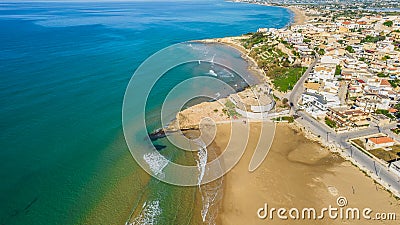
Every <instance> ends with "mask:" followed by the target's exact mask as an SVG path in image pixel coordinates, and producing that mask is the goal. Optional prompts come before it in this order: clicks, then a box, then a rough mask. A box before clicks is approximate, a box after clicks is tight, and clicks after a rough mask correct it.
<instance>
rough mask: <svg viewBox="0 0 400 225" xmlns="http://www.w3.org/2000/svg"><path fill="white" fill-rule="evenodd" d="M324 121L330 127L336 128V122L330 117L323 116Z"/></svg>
mask: <svg viewBox="0 0 400 225" xmlns="http://www.w3.org/2000/svg"><path fill="white" fill-rule="evenodd" d="M325 123H326V125H328V127H330V128H336V126H337V124H336V122H335V121H333V120H331V119H329V118H328V117H325Z"/></svg>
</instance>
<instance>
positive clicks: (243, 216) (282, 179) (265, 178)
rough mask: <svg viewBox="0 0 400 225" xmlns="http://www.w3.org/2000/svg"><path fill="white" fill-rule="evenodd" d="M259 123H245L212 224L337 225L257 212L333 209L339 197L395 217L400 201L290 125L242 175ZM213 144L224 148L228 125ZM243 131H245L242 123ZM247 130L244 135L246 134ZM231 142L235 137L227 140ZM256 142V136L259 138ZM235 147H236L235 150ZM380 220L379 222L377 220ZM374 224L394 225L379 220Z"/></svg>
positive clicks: (220, 128) (220, 129)
mask: <svg viewBox="0 0 400 225" xmlns="http://www.w3.org/2000/svg"><path fill="white" fill-rule="evenodd" d="M260 128H261V124H260V123H251V129H250V138H249V142H248V145H247V147H246V152H245V154H244V155H243V157H242V158H241V160H240V161H239V163H238V164H237V165H236V166H235V167H234V168H233V169H232V170H231V171H230V172H229V173H228V174H226V175H225V177H224V179H225V184H224V197H223V200H222V209H221V210H220V213H219V217H218V224H226V225H233V224H266V223H269V224H288V223H292V222H296V223H300V224H342V223H343V222H344V221H342V220H331V219H329V218H328V219H326V220H311V221H309V220H300V221H292V220H287V221H285V220H279V219H278V218H275V219H273V220H272V221H268V220H269V219H267V220H262V219H259V218H258V217H257V210H258V209H259V208H261V207H263V206H264V204H265V203H267V204H268V205H269V207H275V208H280V207H284V208H287V209H290V208H292V207H297V208H304V207H314V208H316V209H321V208H323V207H328V206H329V205H332V206H337V203H336V200H337V198H338V197H339V196H344V197H346V198H347V200H348V207H359V208H361V209H363V208H365V207H369V208H371V209H372V210H373V211H374V212H395V213H396V214H397V215H400V201H399V200H396V199H395V198H394V197H392V195H391V194H390V193H389V192H387V191H386V190H383V189H382V187H381V186H379V185H378V184H375V183H374V182H373V180H372V179H370V178H368V177H367V176H365V175H364V174H363V173H362V172H361V171H360V170H359V169H358V168H357V167H355V166H353V165H351V164H350V163H349V162H347V161H344V160H343V159H342V158H340V157H339V156H337V155H335V154H332V153H331V152H329V151H328V150H327V149H324V148H322V147H321V146H320V145H319V144H317V143H316V142H313V141H311V140H309V139H307V138H305V136H304V135H303V133H302V132H301V131H298V130H296V129H294V128H293V127H292V125H288V124H283V125H278V126H277V130H276V135H275V138H274V142H273V144H272V147H271V150H270V152H269V154H268V156H267V158H266V160H265V161H264V162H263V163H262V164H261V166H260V167H259V168H258V169H257V170H256V171H254V172H252V173H250V172H249V171H248V165H249V161H250V159H251V157H252V154H253V149H254V148H255V146H256V144H257V142H258V140H257V139H258V138H257V136H258V134H259V132H260ZM217 129H218V130H217V136H216V138H215V140H214V143H213V144H214V145H216V146H218V147H219V148H221V149H224V148H225V147H226V146H227V144H228V142H229V137H230V136H231V125H230V124H221V125H218V128H217ZM242 129H244V130H243V131H244V132H245V131H246V128H245V125H243V128H242ZM246 132H247V131H246ZM230 138H232V139H233V140H235V139H238V138H240V137H230ZM261 138H262V137H261ZM239 150H240V149H237V151H239ZM376 222H377V221H374V220H369V221H368V220H363V219H362V220H350V221H345V224H375V223H376ZM381 222H382V221H381ZM379 224H398V220H397V221H383V223H379Z"/></svg>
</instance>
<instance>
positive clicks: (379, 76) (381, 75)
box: [377, 73, 389, 77]
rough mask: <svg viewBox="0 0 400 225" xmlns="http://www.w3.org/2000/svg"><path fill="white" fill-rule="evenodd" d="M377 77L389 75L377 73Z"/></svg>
mask: <svg viewBox="0 0 400 225" xmlns="http://www.w3.org/2000/svg"><path fill="white" fill-rule="evenodd" d="M377 76H378V77H388V76H389V74H385V73H378V74H377Z"/></svg>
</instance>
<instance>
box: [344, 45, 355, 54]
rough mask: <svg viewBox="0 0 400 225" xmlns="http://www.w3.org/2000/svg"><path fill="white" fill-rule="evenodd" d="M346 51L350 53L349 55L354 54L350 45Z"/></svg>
mask: <svg viewBox="0 0 400 225" xmlns="http://www.w3.org/2000/svg"><path fill="white" fill-rule="evenodd" d="M346 51H348V52H350V53H354V52H355V51H354V49H353V47H351V46H350V45H349V46H347V47H346Z"/></svg>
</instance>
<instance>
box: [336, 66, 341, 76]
mask: <svg viewBox="0 0 400 225" xmlns="http://www.w3.org/2000/svg"><path fill="white" fill-rule="evenodd" d="M340 74H342V68H341V67H340V66H339V65H336V70H335V75H336V76H338V75H340Z"/></svg>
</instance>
